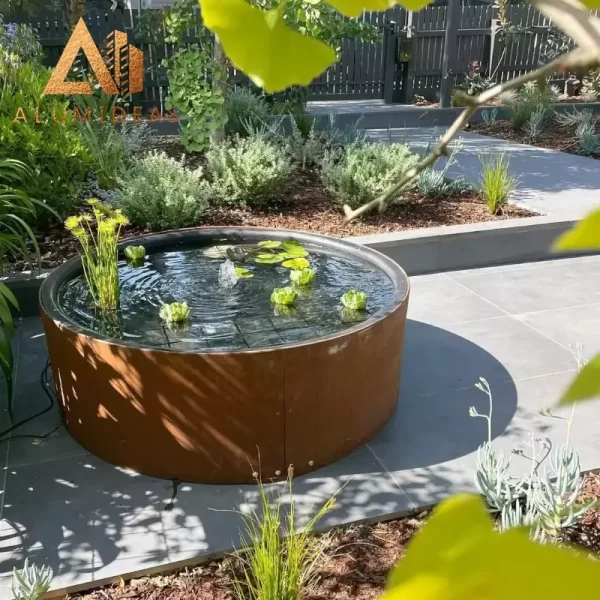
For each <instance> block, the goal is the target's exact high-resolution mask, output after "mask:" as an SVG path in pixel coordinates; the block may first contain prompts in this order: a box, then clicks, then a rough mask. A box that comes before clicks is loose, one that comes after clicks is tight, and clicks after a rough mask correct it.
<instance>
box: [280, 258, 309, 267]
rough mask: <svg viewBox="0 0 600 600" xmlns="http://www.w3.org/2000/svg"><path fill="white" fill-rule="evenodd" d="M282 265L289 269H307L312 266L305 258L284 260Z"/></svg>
mask: <svg viewBox="0 0 600 600" xmlns="http://www.w3.org/2000/svg"><path fill="white" fill-rule="evenodd" d="M281 266H282V267H286V268H288V269H306V268H307V267H310V263H309V262H308V261H307V260H306V259H305V258H292V259H290V260H286V261H285V262H282V263H281Z"/></svg>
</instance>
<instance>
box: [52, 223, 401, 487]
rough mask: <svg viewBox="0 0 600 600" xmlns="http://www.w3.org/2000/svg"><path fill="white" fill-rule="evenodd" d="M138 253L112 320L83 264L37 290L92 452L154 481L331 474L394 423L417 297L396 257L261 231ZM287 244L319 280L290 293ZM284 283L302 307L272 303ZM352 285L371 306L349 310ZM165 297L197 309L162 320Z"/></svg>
mask: <svg viewBox="0 0 600 600" xmlns="http://www.w3.org/2000/svg"><path fill="white" fill-rule="evenodd" d="M140 244H141V245H143V246H144V247H145V249H146V258H145V259H143V260H142V261H140V262H139V263H137V264H131V263H127V262H126V261H125V260H122V261H121V262H120V263H119V278H120V288H121V297H120V310H119V312H118V314H115V315H113V316H111V317H110V318H106V317H104V318H101V317H99V316H98V315H97V314H96V313H95V311H94V309H93V308H92V306H93V305H92V301H91V298H90V295H89V292H88V288H87V285H86V282H85V278H84V276H83V271H82V268H81V263H80V261H79V259H75V260H72V261H70V262H69V263H67V264H65V265H63V266H62V267H60V268H59V269H57V270H56V271H54V272H53V273H52V274H51V275H50V276H49V277H48V279H47V280H46V281H45V282H44V284H43V286H42V290H41V308H42V317H43V320H44V325H45V328H46V335H47V341H48V348H49V353H50V359H51V361H52V369H53V374H54V380H55V382H56V387H57V393H58V396H59V399H60V402H61V405H62V408H63V415H64V420H65V424H66V426H67V428H68V430H69V432H70V433H71V434H72V435H73V437H74V438H75V439H77V440H78V441H79V442H80V443H81V444H82V445H83V446H84V447H86V448H87V449H89V450H90V451H92V452H93V453H95V454H97V455H98V456H100V457H102V458H104V459H105V460H108V461H110V462H112V463H114V464H118V465H122V466H127V467H130V468H133V469H135V470H138V471H140V472H143V473H146V474H149V475H153V476H158V477H166V478H170V479H179V480H182V481H201V482H244V481H251V480H252V477H253V471H255V472H260V474H261V475H262V476H263V477H264V478H273V477H279V476H283V475H285V473H286V471H287V467H288V465H290V464H293V465H294V469H295V473H296V474H299V473H304V472H307V471H311V470H313V469H316V468H319V467H321V466H324V465H325V464H328V463H330V462H332V461H334V460H336V459H338V458H341V457H342V456H344V455H346V454H348V453H349V452H350V451H352V450H353V449H355V448H356V447H358V446H359V445H361V444H362V443H364V442H366V441H368V439H370V438H371V437H372V436H373V435H375V433H376V432H377V431H378V430H379V429H380V428H381V427H382V426H383V425H384V424H385V422H386V421H387V420H388V418H389V417H390V416H391V414H392V413H393V411H394V409H395V406H396V402H397V395H398V388H399V381H400V366H401V358H402V346H403V337H404V324H405V320H406V309H407V303H408V280H407V277H406V275H405V274H404V272H403V271H402V269H401V268H400V267H399V266H398V265H397V264H396V263H395V262H393V261H391V260H390V259H388V258H387V257H385V256H383V255H382V254H379V253H378V252H375V251H373V250H371V249H369V248H365V247H362V246H358V245H355V244H352V243H349V242H346V241H343V240H337V239H332V238H327V237H324V236H318V235H312V234H304V233H297V232H291V231H284V230H267V229H257V228H199V229H189V230H182V231H176V232H169V233H166V234H157V235H149V236H144V237H141V238H138V239H137V240H133V241H129V242H128V243H127V244H126V245H140ZM285 250H289V251H290V252H291V254H289V255H288V256H287V257H286V258H287V260H292V261H293V260H296V259H295V257H296V255H302V258H303V260H306V261H308V262H309V263H310V268H311V269H312V270H313V271H314V272H315V279H314V280H313V281H312V282H311V283H310V284H309V285H303V286H291V284H290V272H291V269H290V268H289V266H287V265H293V264H294V263H288V262H287V260H286V261H282V260H281V254H280V253H282V252H283V251H285ZM304 257H305V258H304ZM301 262H302V261H301ZM236 272H237V273H236ZM288 286H291V287H292V289H293V290H294V291H295V293H296V294H297V296H296V298H295V301H294V302H293V304H292V305H289V306H282V305H280V304H274V303H273V302H272V301H271V294H272V292H273V290H274V288H282V287H288ZM349 290H359V291H361V292H364V293H365V294H366V296H367V306H366V309H365V310H349V309H347V308H345V307H343V306H342V304H341V302H340V298H341V296H342V295H343V294H344V293H345V292H347V291H349ZM171 302H186V303H187V304H188V306H189V308H190V318H189V319H188V321H187V322H186V323H185V324H181V325H173V324H171V325H167V324H165V322H164V321H163V320H162V319H161V317H160V315H159V311H160V307H161V306H162V305H164V304H169V303H171Z"/></svg>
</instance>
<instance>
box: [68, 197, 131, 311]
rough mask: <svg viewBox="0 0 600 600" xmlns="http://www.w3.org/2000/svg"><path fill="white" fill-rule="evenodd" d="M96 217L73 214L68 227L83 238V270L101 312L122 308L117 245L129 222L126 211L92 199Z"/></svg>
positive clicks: (89, 201)
mask: <svg viewBox="0 0 600 600" xmlns="http://www.w3.org/2000/svg"><path fill="white" fill-rule="evenodd" d="M88 204H89V205H90V206H91V208H92V213H93V216H92V215H90V214H83V215H79V216H73V217H69V218H68V219H67V220H66V221H65V227H66V229H67V230H68V231H70V232H71V233H72V234H73V235H74V236H75V237H76V238H77V240H78V241H79V244H80V247H81V249H80V255H81V264H82V266H83V273H84V275H85V279H86V281H87V284H88V288H89V290H90V294H91V296H92V300H93V302H94V304H95V305H96V307H97V308H98V309H99V310H100V311H101V312H111V311H115V310H117V309H118V307H119V266H118V251H117V244H118V243H119V237H120V235H121V228H122V227H123V226H124V225H127V224H128V223H129V221H128V220H127V218H126V217H125V216H124V215H123V213H122V212H121V211H120V210H119V209H117V210H114V209H112V208H110V207H108V206H106V205H104V204H102V203H101V202H100V201H98V200H96V199H95V198H92V199H90V200H88Z"/></svg>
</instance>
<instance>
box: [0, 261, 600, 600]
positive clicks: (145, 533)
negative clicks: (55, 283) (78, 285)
mask: <svg viewBox="0 0 600 600" xmlns="http://www.w3.org/2000/svg"><path fill="white" fill-rule="evenodd" d="M599 266H600V260H599V259H598V257H585V258H578V259H568V260H557V261H552V262H550V263H536V264H527V265H517V266H512V267H495V268H489V269H481V270H470V271H461V272H454V273H442V274H437V275H427V276H423V277H414V278H412V296H411V301H410V306H409V320H408V322H407V328H406V341H405V351H404V356H405V358H404V365H403V378H402V383H401V392H400V396H399V405H398V410H397V412H396V413H395V415H394V416H393V417H392V419H391V420H390V422H389V423H388V424H387V425H386V426H385V428H384V429H383V430H382V431H381V432H380V434H379V435H378V436H377V437H376V438H375V439H373V440H372V441H371V442H369V443H368V444H366V445H365V446H363V447H362V448H360V449H358V450H357V451H356V452H354V453H353V454H351V455H350V456H348V457H346V458H344V459H343V460H340V461H338V462H336V463H334V464H332V465H329V466H328V467H326V468H324V469H320V470H318V471H316V472H315V473H311V474H308V475H305V476H302V477H298V478H296V479H295V481H294V496H295V499H296V501H297V513H298V516H299V519H300V521H302V519H305V518H306V517H307V516H308V515H309V514H311V511H312V510H313V509H314V507H316V506H319V505H320V504H322V503H323V502H325V501H326V500H327V498H329V497H330V496H331V495H332V494H334V493H337V503H336V506H335V508H334V510H333V511H332V512H331V513H329V514H328V515H327V516H326V518H325V519H324V521H323V523H322V527H330V526H334V525H337V524H343V523H352V522H361V521H365V520H378V519H382V518H389V517H391V516H396V515H400V514H404V513H406V512H407V511H411V510H414V509H417V508H420V507H424V506H429V505H431V504H433V503H435V502H438V501H439V500H441V499H443V498H445V497H447V496H448V495H450V494H452V493H454V492H457V491H466V490H473V489H474V484H473V473H474V465H475V459H476V451H477V448H478V446H479V445H480V444H481V443H482V441H484V439H485V435H486V427H485V423H484V422H483V421H482V420H479V419H473V418H471V417H469V414H468V413H469V407H470V406H476V407H477V409H478V410H479V411H480V412H484V411H485V410H486V408H487V397H486V396H485V395H484V394H482V393H481V392H480V391H478V390H476V389H475V388H474V387H473V385H474V383H475V382H476V381H477V380H478V378H479V377H485V378H486V379H487V380H488V381H489V382H490V384H491V386H492V390H493V395H494V419H493V436H494V443H495V444H497V445H498V447H499V448H501V449H502V450H503V451H504V452H505V453H507V455H508V454H509V453H510V452H511V451H512V450H513V449H519V448H521V449H524V450H526V447H525V446H524V444H525V443H526V442H527V440H528V439H529V432H530V431H531V432H533V433H534V435H536V436H547V437H548V438H549V439H550V440H551V441H552V443H553V444H554V445H558V444H560V443H562V442H563V441H564V439H565V434H566V432H565V421H564V419H563V418H550V417H547V416H543V415H542V414H541V413H540V412H539V411H540V409H541V408H544V407H546V406H549V405H552V404H554V403H555V402H556V400H557V399H558V397H559V396H560V394H561V392H562V391H563V390H564V389H565V387H566V386H567V385H568V383H569V381H570V380H571V379H572V377H573V376H574V374H575V372H576V369H577V366H576V361H575V358H574V356H573V354H572V352H571V351H570V350H569V345H570V344H576V343H578V342H581V343H583V344H584V346H585V352H586V353H587V354H591V353H592V352H593V351H595V350H598V349H600V343H599V341H598V339H597V336H596V332H597V331H598V330H599V328H598V325H599V323H600V298H598V292H600V287H599V286H600V284H599V283H598V280H599V278H598V277H597V275H596V272H597V268H598V267H599ZM582 300H585V303H582ZM16 343H17V347H18V352H19V362H18V365H17V387H18V389H17V402H18V405H19V406H18V410H19V414H20V415H28V414H31V411H33V410H35V409H36V408H39V407H40V406H43V405H44V398H45V396H44V395H43V394H42V392H41V388H40V386H39V375H40V371H41V370H42V369H43V367H44V365H45V361H46V354H45V346H44V343H45V342H44V336H43V332H42V330H41V327H40V323H39V321H38V320H37V319H29V320H26V321H24V322H23V323H21V325H20V328H19V333H18V336H17V342H16ZM557 416H559V417H564V413H560V414H558V415H557ZM57 417H58V414H57V413H56V412H52V413H48V415H47V416H45V417H44V418H42V419H40V420H36V421H34V422H33V423H31V424H30V425H28V426H27V428H24V429H23V431H25V432H27V433H39V432H41V431H42V430H44V429H45V428H50V427H52V426H53V425H54V423H55V422H54V421H53V419H56V418H57ZM2 420H3V421H5V420H6V415H5V413H3V414H2ZM16 433H17V432H16ZM21 433H23V432H21ZM572 442H573V445H574V446H575V448H576V449H577V450H578V451H579V453H580V456H581V462H582V467H583V468H584V469H592V468H598V467H600V412H599V411H598V406H597V404H595V403H588V404H585V405H582V406H580V407H578V408H577V411H576V414H575V420H574V425H573V431H572ZM0 464H1V465H2V467H3V468H2V473H1V474H0V491H1V492H2V493H1V494H0V511H1V517H2V520H1V521H0V599H3V598H7V597H8V596H9V588H8V583H9V578H10V571H11V569H12V567H13V566H20V565H21V564H22V562H23V560H24V558H25V557H27V556H28V557H30V558H31V559H32V560H35V561H36V562H40V563H46V564H48V565H50V566H51V567H52V568H53V569H54V570H55V572H56V580H55V582H54V588H55V589H62V588H65V587H67V588H71V587H72V586H79V587H81V586H83V587H86V586H89V585H92V584H94V583H100V582H105V581H107V580H110V579H111V578H115V577H118V576H130V575H137V574H140V573H146V572H156V571H158V570H161V569H164V568H166V567H167V566H172V565H175V564H176V565H182V564H188V563H190V562H196V561H198V560H200V559H201V558H202V557H207V556H212V555H214V554H218V553H222V552H226V551H228V550H229V549H230V548H231V547H232V546H233V545H235V544H236V543H239V539H240V529H241V527H242V519H241V515H240V511H241V512H247V511H249V510H253V509H257V506H258V495H257V489H256V487H255V486H250V485H245V486H237V485H232V486H211V485H192V484H179V485H174V483H173V482H170V481H165V480H160V479H155V478H150V477H146V476H143V475H140V474H137V473H134V472H131V471H128V470H126V469H121V468H118V467H115V466H112V465H109V464H107V463H105V462H103V461H102V460H100V459H98V458H96V457H94V456H93V455H90V454H87V453H86V452H85V450H84V449H82V448H80V447H79V446H78V445H77V444H76V442H74V441H73V440H71V438H70V437H69V435H68V433H67V432H66V431H64V430H59V431H58V432H57V433H56V434H55V435H52V436H49V437H48V438H47V439H45V440H44V441H42V442H39V443H36V442H35V441H32V440H29V439H27V438H25V439H21V438H13V439H9V440H8V441H5V442H3V443H1V444H0ZM528 465H529V463H528V462H527V460H525V459H523V458H520V457H518V456H516V457H514V459H513V469H514V472H515V474H517V473H521V472H522V471H523V470H524V469H526V468H528ZM269 487H270V489H271V491H272V492H273V493H276V492H281V491H283V486H282V485H281V484H276V485H271V486H269Z"/></svg>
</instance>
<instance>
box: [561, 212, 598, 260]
mask: <svg viewBox="0 0 600 600" xmlns="http://www.w3.org/2000/svg"><path fill="white" fill-rule="evenodd" d="M553 249H554V250H600V210H595V211H594V212H593V213H591V214H589V215H588V216H587V217H585V219H582V220H581V221H579V223H577V225H576V226H575V227H574V228H573V229H570V230H569V231H567V232H566V233H563V234H562V235H561V236H560V237H559V238H558V239H557V240H556V241H555V242H554V246H553Z"/></svg>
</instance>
